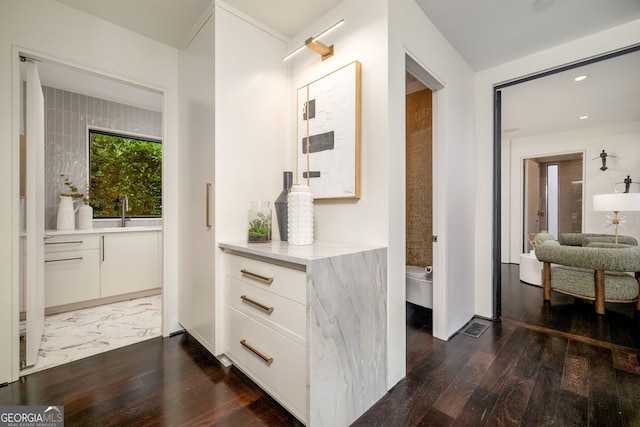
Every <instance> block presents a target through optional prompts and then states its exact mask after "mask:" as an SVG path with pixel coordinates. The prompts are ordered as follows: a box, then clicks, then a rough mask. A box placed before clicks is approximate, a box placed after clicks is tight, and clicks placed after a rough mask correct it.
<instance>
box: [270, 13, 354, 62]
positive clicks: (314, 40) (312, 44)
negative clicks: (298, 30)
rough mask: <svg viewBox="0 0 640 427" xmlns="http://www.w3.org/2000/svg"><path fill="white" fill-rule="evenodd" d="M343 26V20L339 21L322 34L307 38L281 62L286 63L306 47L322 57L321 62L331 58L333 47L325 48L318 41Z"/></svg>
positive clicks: (325, 46)
mask: <svg viewBox="0 0 640 427" xmlns="http://www.w3.org/2000/svg"><path fill="white" fill-rule="evenodd" d="M342 24H344V19H341V20H339V21H338V22H336V23H335V24H333V25H332V26H330V27H329V28H327V29H326V30H324V31H323V32H321V33H320V34H318V35H317V36H315V37H309V38H308V39H307V40H306V41H305V42H304V44H303V45H302V46H300V47H297V48H295V49H294V50H292V51H291V52H289V53H288V54H286V55H285V56H284V57H283V58H282V60H283V61H286V60H287V59H289V58H291V57H292V56H293V55H295V54H296V53H298V52H300V51H301V50H303V49H304V48H305V47H308V48H309V49H311V50H313V51H314V52H316V53H318V54H319V55H320V56H322V60H323V61H324V60H325V59H327V58H330V57H332V56H333V45H331V46H327V45H325V44H324V43H322V42H320V41H319V40H318V39H320V38H321V37H324V36H326V35H327V34H329V33H330V32H331V31H333V30H335V29H336V28H338V27H339V26H340V25H342Z"/></svg>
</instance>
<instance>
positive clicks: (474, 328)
mask: <svg viewBox="0 0 640 427" xmlns="http://www.w3.org/2000/svg"><path fill="white" fill-rule="evenodd" d="M488 328H489V325H483V324H482V323H478V322H473V323H471V324H470V325H469V326H467V327H466V328H464V329H463V330H462V335H468V336H470V337H474V338H478V337H479V336H480V335H482V333H483V332H484V331H486V330H487V329H488Z"/></svg>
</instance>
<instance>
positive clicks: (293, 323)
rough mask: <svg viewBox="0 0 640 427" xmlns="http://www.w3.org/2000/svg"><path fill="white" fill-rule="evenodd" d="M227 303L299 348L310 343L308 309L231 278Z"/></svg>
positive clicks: (226, 295) (226, 298) (227, 289)
mask: <svg viewBox="0 0 640 427" xmlns="http://www.w3.org/2000/svg"><path fill="white" fill-rule="evenodd" d="M225 281H226V283H227V288H226V291H225V302H226V303H227V304H228V305H230V306H232V307H233V308H235V309H237V310H238V311H240V312H242V313H244V314H246V315H247V316H249V317H251V318H252V319H254V320H257V321H258V322H260V323H263V324H264V325H266V326H268V327H270V328H274V329H276V330H277V331H278V332H280V333H282V334H284V335H286V336H288V337H289V338H291V339H293V340H294V341H296V342H298V343H299V344H302V345H305V343H306V335H307V334H306V329H307V316H306V314H307V307H306V306H305V305H303V304H300V303H299V302H295V301H291V300H290V299H287V298H283V297H282V296H280V295H277V294H274V293H272V292H267V291H265V290H263V289H261V288H260V287H259V286H257V285H250V284H247V283H245V282H241V281H240V280H238V279H236V278H233V277H229V276H227V277H226V278H225Z"/></svg>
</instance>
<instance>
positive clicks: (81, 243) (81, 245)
mask: <svg viewBox="0 0 640 427" xmlns="http://www.w3.org/2000/svg"><path fill="white" fill-rule="evenodd" d="M99 246H100V238H99V236H98V235H97V234H79V235H64V236H49V238H48V239H45V241H44V251H45V253H52V252H64V251H77V250H82V249H98V248H99Z"/></svg>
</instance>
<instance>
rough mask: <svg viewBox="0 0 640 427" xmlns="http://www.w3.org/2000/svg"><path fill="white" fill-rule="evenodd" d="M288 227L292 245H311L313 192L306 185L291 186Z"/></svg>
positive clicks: (288, 200) (288, 201)
mask: <svg viewBox="0 0 640 427" xmlns="http://www.w3.org/2000/svg"><path fill="white" fill-rule="evenodd" d="M287 216H288V227H287V232H288V233H287V234H288V238H289V240H288V241H289V244H290V245H310V244H312V243H313V194H311V191H309V187H308V186H306V185H294V186H293V187H291V191H290V192H289V197H288V198H287Z"/></svg>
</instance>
